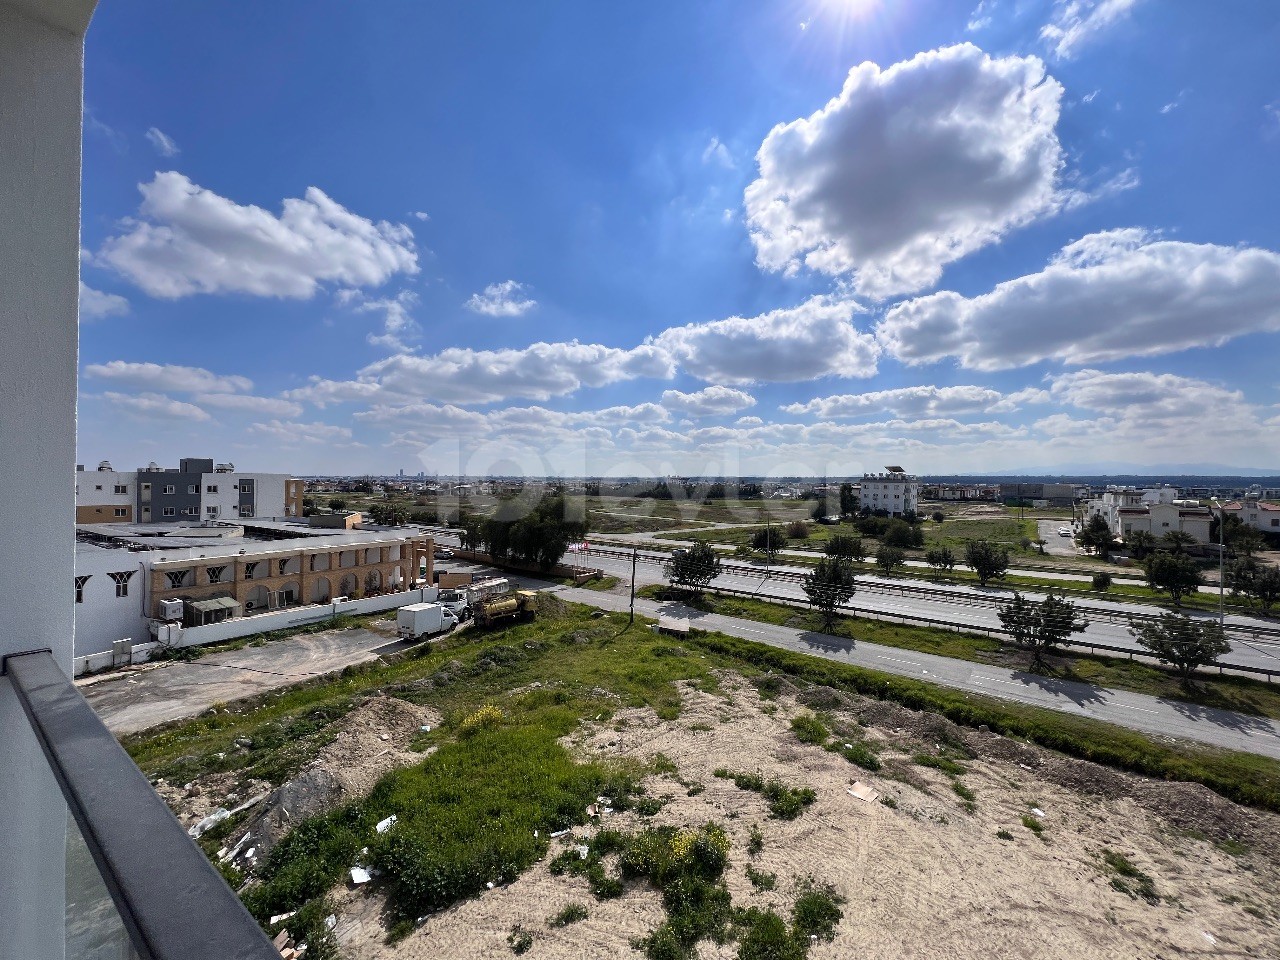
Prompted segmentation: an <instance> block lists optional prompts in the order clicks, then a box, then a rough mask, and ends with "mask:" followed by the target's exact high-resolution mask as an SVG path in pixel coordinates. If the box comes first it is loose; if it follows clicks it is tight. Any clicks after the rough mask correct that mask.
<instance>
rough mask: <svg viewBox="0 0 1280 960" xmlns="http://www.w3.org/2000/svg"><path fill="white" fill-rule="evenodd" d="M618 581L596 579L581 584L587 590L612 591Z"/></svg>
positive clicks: (604, 578)
mask: <svg viewBox="0 0 1280 960" xmlns="http://www.w3.org/2000/svg"><path fill="white" fill-rule="evenodd" d="M619 583H620V581H619V580H618V578H617V577H596V578H594V579H592V580H588V581H587V582H586V583H583V584H581V586H583V587H585V588H586V589H588V590H612V589H613V588H614V587H616V586H617V585H618V584H619Z"/></svg>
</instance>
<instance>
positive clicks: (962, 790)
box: [951, 780, 978, 802]
mask: <svg viewBox="0 0 1280 960" xmlns="http://www.w3.org/2000/svg"><path fill="white" fill-rule="evenodd" d="M951 789H952V790H954V791H955V794H956V796H957V797H959V798H960V799H961V800H968V801H969V802H973V801H974V800H976V799H978V795H977V794H976V793H974V792H973V791H972V790H970V789H969V788H968V787H966V786H965V785H964V784H963V783H961V782H960V781H959V780H956V781H954V782H953V783H952V784H951Z"/></svg>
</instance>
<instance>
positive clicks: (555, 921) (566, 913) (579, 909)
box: [547, 901, 588, 927]
mask: <svg viewBox="0 0 1280 960" xmlns="http://www.w3.org/2000/svg"><path fill="white" fill-rule="evenodd" d="M587 916H588V914H587V908H586V907H585V906H583V905H582V904H581V903H578V902H577V901H575V902H573V903H566V904H565V905H564V908H563V909H562V910H560V911H559V912H558V913H553V914H552V915H551V916H549V917H547V926H548V927H567V926H569V924H571V923H578V922H579V921H580V920H585V919H587Z"/></svg>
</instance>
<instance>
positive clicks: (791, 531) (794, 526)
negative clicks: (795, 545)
mask: <svg viewBox="0 0 1280 960" xmlns="http://www.w3.org/2000/svg"><path fill="white" fill-rule="evenodd" d="M787 536H788V537H790V538H791V539H792V540H808V539H809V525H808V524H807V523H805V522H804V521H803V520H792V521H791V522H790V523H789V524H787Z"/></svg>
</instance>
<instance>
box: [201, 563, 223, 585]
mask: <svg viewBox="0 0 1280 960" xmlns="http://www.w3.org/2000/svg"><path fill="white" fill-rule="evenodd" d="M226 570H227V567H226V565H225V564H223V565H222V566H218V567H206V568H205V572H206V573H208V574H209V582H210V583H221V582H222V575H223V574H224V573H226Z"/></svg>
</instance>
